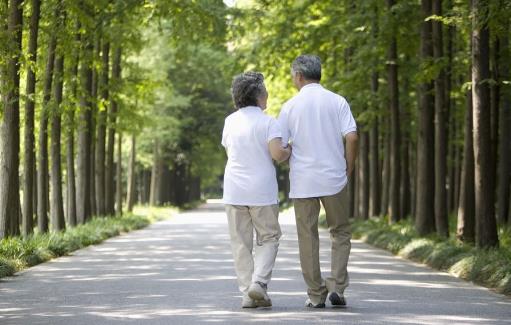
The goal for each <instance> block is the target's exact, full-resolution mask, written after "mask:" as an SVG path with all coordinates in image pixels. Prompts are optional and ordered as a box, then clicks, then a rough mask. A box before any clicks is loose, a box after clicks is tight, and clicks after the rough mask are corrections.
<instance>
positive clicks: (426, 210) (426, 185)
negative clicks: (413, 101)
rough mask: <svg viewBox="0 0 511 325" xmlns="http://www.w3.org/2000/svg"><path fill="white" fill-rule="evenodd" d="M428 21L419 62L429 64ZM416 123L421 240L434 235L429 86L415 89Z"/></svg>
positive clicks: (425, 3) (427, 11) (424, 7)
mask: <svg viewBox="0 0 511 325" xmlns="http://www.w3.org/2000/svg"><path fill="white" fill-rule="evenodd" d="M421 11H422V18H423V19H426V18H427V17H430V16H431V14H432V7H431V0H422V1H421ZM431 28H432V27H431V21H426V20H424V21H422V23H421V59H422V60H424V61H427V60H430V59H431V57H432V56H433V49H432V44H431V43H432V40H431ZM419 88H420V89H419V97H420V105H419V122H418V131H419V134H418V140H417V185H416V186H417V193H416V200H417V203H416V206H415V208H416V212H415V214H416V217H415V228H416V229H417V232H418V233H419V234H420V235H421V236H423V235H426V234H429V233H432V232H434V231H435V218H434V211H433V207H434V191H435V182H434V176H435V172H434V157H435V155H434V154H435V152H434V141H433V139H434V133H433V130H434V128H433V115H434V106H433V103H434V98H433V96H432V95H431V90H432V85H431V82H429V81H423V82H422V83H421V84H420V86H419Z"/></svg>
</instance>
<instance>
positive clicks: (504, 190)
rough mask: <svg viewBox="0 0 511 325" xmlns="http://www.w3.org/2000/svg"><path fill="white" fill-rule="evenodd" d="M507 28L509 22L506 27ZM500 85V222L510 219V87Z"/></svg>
mask: <svg viewBox="0 0 511 325" xmlns="http://www.w3.org/2000/svg"><path fill="white" fill-rule="evenodd" d="M504 30H509V22H508V23H507V28H505V29H504ZM500 51H501V55H500V57H501V63H502V65H501V68H500V73H501V79H502V80H509V78H510V73H509V62H510V60H511V56H510V52H509V36H507V35H506V36H503V37H502V39H501V46H500ZM501 87H502V108H501V110H500V125H499V127H500V137H501V138H500V142H499V153H500V154H499V157H500V160H499V178H498V179H499V184H498V208H497V211H498V219H499V221H500V223H501V224H503V225H504V224H506V222H507V221H508V220H509V219H511V218H510V216H509V204H508V199H509V195H510V183H511V127H510V126H511V87H510V86H509V85H501Z"/></svg>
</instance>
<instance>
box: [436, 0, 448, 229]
mask: <svg viewBox="0 0 511 325" xmlns="http://www.w3.org/2000/svg"><path fill="white" fill-rule="evenodd" d="M433 14H434V15H437V16H442V1H441V0H433ZM443 46H444V43H443V38H442V22H440V21H434V22H433V53H434V57H435V60H437V62H439V61H441V60H442V59H443V57H444V51H443ZM445 97H446V96H445V68H444V67H441V68H440V71H439V72H438V75H437V77H436V79H435V199H434V201H435V226H436V231H437V234H438V235H439V236H440V237H444V238H447V237H449V224H448V222H449V220H448V218H447V191H446V183H445V178H446V175H447V174H446V171H447V160H446V157H447V136H446V124H445V111H446V109H445V104H446V103H445Z"/></svg>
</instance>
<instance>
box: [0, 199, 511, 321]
mask: <svg viewBox="0 0 511 325" xmlns="http://www.w3.org/2000/svg"><path fill="white" fill-rule="evenodd" d="M281 221H282V222H281V223H282V228H283V233H284V235H283V238H282V242H281V246H280V251H279V255H278V260H277V263H276V268H275V270H274V278H273V281H272V283H271V284H270V295H271V297H272V300H273V303H274V307H273V308H272V309H266V310H264V309H260V310H241V309H240V308H239V305H240V300H241V296H240V294H239V293H238V292H237V286H236V281H235V276H234V271H233V266H232V257H231V252H230V246H229V238H228V234H227V228H226V223H225V217H224V214H223V210H222V207H221V206H220V205H218V204H209V205H205V206H203V207H201V208H199V209H197V210H194V211H191V212H187V213H183V214H180V215H178V216H176V217H174V218H173V219H170V220H167V221H163V222H159V223H157V224H154V225H151V226H150V227H148V228H146V229H143V230H139V231H135V232H132V233H130V234H127V235H123V236H120V237H116V238H113V239H111V240H108V241H106V242H105V243H103V244H102V245H98V246H92V247H89V248H86V249H83V250H80V251H77V252H75V253H74V254H73V255H72V256H67V257H62V258H58V259H55V260H53V261H51V262H48V263H45V264H41V265H39V266H36V267H33V268H31V269H29V270H27V271H24V272H20V273H18V275H16V276H15V277H11V278H7V279H4V280H1V281H0V324H195V323H219V324H241V323H263V322H265V323H279V324H280V323H287V324H330V323H331V324H511V299H509V298H506V297H504V296H501V295H498V294H495V293H493V292H490V291H489V290H487V289H484V288H481V287H477V286H474V285H472V284H470V283H467V282H463V281H460V280H458V279H456V278H454V277H451V276H449V275H447V274H445V273H440V272H435V271H432V270H431V269H429V268H427V267H423V266H420V265H417V264H414V263H410V262H408V261H404V260H402V259H399V258H396V257H393V256H392V255H390V254H388V253H386V252H384V251H381V250H378V249H374V248H372V247H370V246H367V245H365V244H363V243H361V242H359V241H354V243H353V250H352V256H351V259H350V265H349V271H350V274H351V286H350V287H349V289H348V291H347V297H348V303H349V307H348V308H345V309H333V308H326V309H324V310H314V311H311V310H307V309H305V308H304V307H302V306H303V303H304V301H305V298H306V297H305V287H304V284H303V281H302V277H301V273H300V265H299V261H298V249H297V245H296V231H295V228H294V224H293V219H292V217H291V216H282V217H281ZM321 237H322V251H321V259H322V265H323V270H326V269H327V268H328V267H329V248H328V246H329V244H328V233H327V232H325V231H323V232H322V233H321Z"/></svg>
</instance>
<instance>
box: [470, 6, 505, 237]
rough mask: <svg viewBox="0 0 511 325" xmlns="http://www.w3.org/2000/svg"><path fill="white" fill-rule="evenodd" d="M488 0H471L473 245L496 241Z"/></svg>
mask: <svg viewBox="0 0 511 325" xmlns="http://www.w3.org/2000/svg"><path fill="white" fill-rule="evenodd" d="M488 10H489V9H488V4H487V2H485V1H481V0H473V2H472V16H473V20H472V44H473V45H472V105H473V115H472V119H473V123H474V134H473V137H474V161H475V202H476V207H475V211H476V245H477V246H478V247H494V246H497V245H498V243H499V241H498V237H497V225H496V220H495V207H494V196H495V195H494V188H493V187H492V185H493V181H492V179H491V175H493V173H492V167H493V165H492V164H493V162H492V157H491V150H492V149H491V148H492V147H491V145H492V143H491V121H490V118H491V115H490V114H491V112H490V105H489V100H490V89H489V86H488V83H487V82H486V80H487V79H489V78H490V71H489V48H490V45H489V39H490V37H489V31H488V16H487V15H488Z"/></svg>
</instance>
